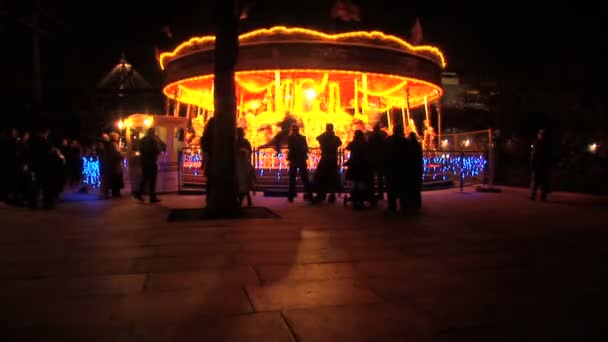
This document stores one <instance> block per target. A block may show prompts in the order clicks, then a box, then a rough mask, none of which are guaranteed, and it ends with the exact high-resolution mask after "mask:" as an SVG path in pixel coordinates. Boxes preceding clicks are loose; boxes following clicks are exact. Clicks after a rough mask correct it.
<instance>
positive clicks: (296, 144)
mask: <svg viewBox="0 0 608 342" xmlns="http://www.w3.org/2000/svg"><path fill="white" fill-rule="evenodd" d="M287 148H288V150H289V152H288V153H287V160H289V190H288V194H287V200H288V201H289V202H293V199H294V198H295V197H296V196H297V193H296V176H297V174H298V171H299V173H300V179H301V180H302V183H303V184H304V199H312V190H311V187H310V181H309V179H308V165H307V164H306V161H307V160H308V143H306V137H305V136H303V135H301V134H300V128H299V127H298V126H297V125H293V126H292V127H291V135H290V136H289V138H288V139H287Z"/></svg>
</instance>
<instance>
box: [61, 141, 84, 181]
mask: <svg viewBox="0 0 608 342" xmlns="http://www.w3.org/2000/svg"><path fill="white" fill-rule="evenodd" d="M64 156H65V159H66V163H67V164H66V167H67V174H68V185H69V186H74V185H77V184H79V183H80V180H81V178H82V148H81V146H80V144H79V143H78V140H72V143H71V144H70V147H69V148H68V149H67V154H64Z"/></svg>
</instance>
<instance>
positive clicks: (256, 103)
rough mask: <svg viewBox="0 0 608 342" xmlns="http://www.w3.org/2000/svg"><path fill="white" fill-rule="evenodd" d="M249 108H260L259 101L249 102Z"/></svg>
mask: <svg viewBox="0 0 608 342" xmlns="http://www.w3.org/2000/svg"><path fill="white" fill-rule="evenodd" d="M250 106H251V108H252V109H254V110H255V109H258V108H260V101H251V103H250Z"/></svg>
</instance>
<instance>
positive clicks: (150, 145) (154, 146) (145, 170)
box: [134, 127, 161, 203]
mask: <svg viewBox="0 0 608 342" xmlns="http://www.w3.org/2000/svg"><path fill="white" fill-rule="evenodd" d="M139 152H140V155H141V173H142V180H141V186H140V187H139V189H140V190H139V192H138V193H135V194H134V197H135V198H137V199H138V200H140V201H143V200H144V198H143V197H142V195H143V194H144V193H145V192H146V190H148V193H149V194H150V203H156V202H159V201H160V200H159V199H158V198H157V197H156V177H157V175H158V165H157V164H156V162H157V160H158V155H159V154H160V152H161V146H160V142H159V139H158V137H157V136H156V131H155V130H154V128H153V127H151V128H148V131H147V132H146V135H145V136H144V137H143V138H142V139H141V141H140V142H139Z"/></svg>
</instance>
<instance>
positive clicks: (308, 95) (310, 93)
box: [304, 89, 317, 101]
mask: <svg viewBox="0 0 608 342" xmlns="http://www.w3.org/2000/svg"><path fill="white" fill-rule="evenodd" d="M304 94H306V99H307V100H308V101H312V100H314V98H315V97H316V96H317V92H316V91H315V90H314V89H306V90H305V91H304Z"/></svg>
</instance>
